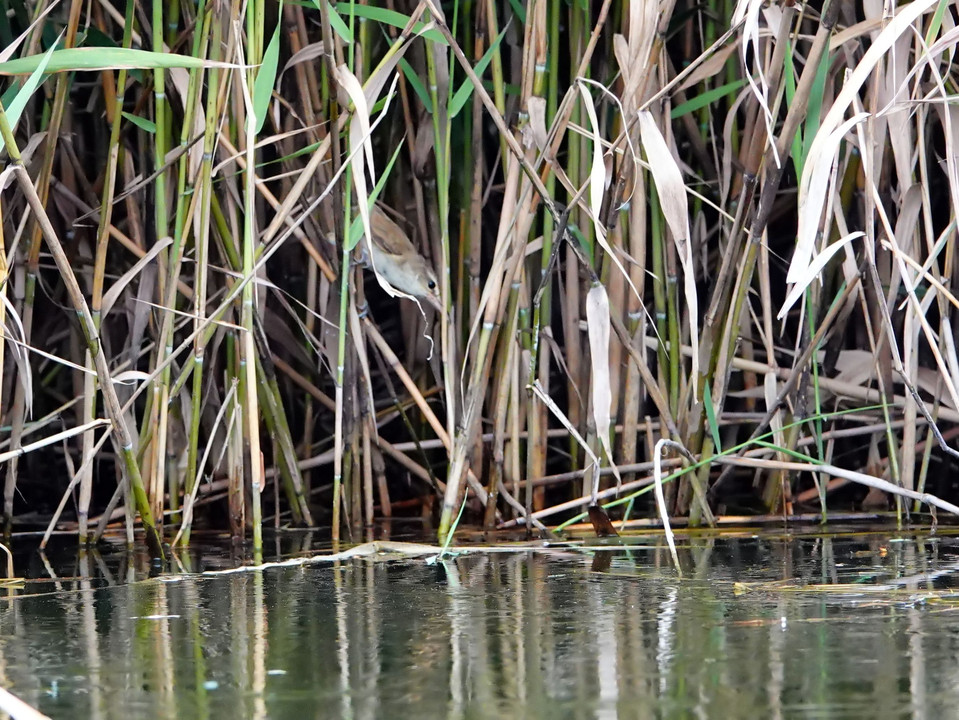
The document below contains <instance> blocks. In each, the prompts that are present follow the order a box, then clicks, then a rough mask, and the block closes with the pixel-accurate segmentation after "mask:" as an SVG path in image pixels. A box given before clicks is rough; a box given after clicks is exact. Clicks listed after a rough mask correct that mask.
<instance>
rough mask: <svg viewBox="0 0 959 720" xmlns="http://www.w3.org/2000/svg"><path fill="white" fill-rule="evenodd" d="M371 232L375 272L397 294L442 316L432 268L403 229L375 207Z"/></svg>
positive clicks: (438, 291)
mask: <svg viewBox="0 0 959 720" xmlns="http://www.w3.org/2000/svg"><path fill="white" fill-rule="evenodd" d="M370 230H371V231H372V233H373V237H372V242H371V243H370V246H371V247H372V248H373V266H374V267H375V268H376V272H378V273H379V274H380V275H382V276H383V277H384V278H385V279H386V281H387V282H388V283H389V284H390V285H392V286H393V287H394V288H396V289H397V290H399V291H401V292H404V293H406V294H407V295H412V296H413V297H415V298H418V299H420V300H425V301H426V302H428V303H429V304H430V305H432V306H433V307H435V308H436V309H437V310H438V311H440V312H443V305H442V303H441V302H440V285H439V281H438V280H437V278H436V273H435V272H433V268H431V267H430V265H429V263H428V262H426V259H425V258H424V257H423V256H422V255H420V254H419V252H418V251H417V250H416V248H415V247H413V243H412V242H410V239H409V238H408V237H407V236H406V233H405V232H403V229H402V228H401V227H400V226H399V225H397V224H396V223H395V222H393V221H392V220H390V219H389V218H388V217H387V216H386V213H384V212H383V211H382V210H380V208H379V207H377V206H375V205H374V206H373V209H372V211H371V212H370Z"/></svg>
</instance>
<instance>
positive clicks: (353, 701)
mask: <svg viewBox="0 0 959 720" xmlns="http://www.w3.org/2000/svg"><path fill="white" fill-rule="evenodd" d="M632 542H634V543H638V544H634V545H631V546H630V547H626V548H615V549H614V548H611V549H609V550H581V549H575V548H557V549H551V550H549V551H539V552H532V551H517V552H511V553H491V554H483V555H467V556H460V557H456V558H452V559H447V560H442V561H439V562H433V563H428V562H427V561H426V560H424V559H423V558H413V559H392V560H389V561H384V560H382V559H379V560H372V559H353V560H350V561H346V562H341V563H337V564H336V565H335V566H334V565H308V566H302V567H292V568H273V569H266V570H262V571H258V572H250V573H243V574H235V575H221V576H204V575H201V574H197V573H188V574H181V575H179V576H177V577H175V578H169V577H165V578H152V579H151V578H143V574H144V573H143V570H145V568H143V567H140V568H138V567H137V565H136V563H135V562H129V561H125V562H124V563H121V564H116V561H115V558H107V559H104V558H102V557H99V556H96V555H92V556H86V557H84V558H83V559H82V561H81V562H80V563H79V564H78V565H77V566H76V568H74V572H75V575H74V576H72V577H69V578H61V579H59V580H58V581H57V583H53V582H50V581H47V582H44V583H35V582H28V583H27V584H26V586H24V587H22V588H19V589H9V588H8V589H6V590H5V591H4V592H5V597H4V598H3V599H2V600H0V685H2V686H3V687H5V688H7V689H9V690H11V691H12V692H14V693H16V694H17V695H18V696H20V697H21V698H22V699H24V700H25V701H27V702H29V703H30V704H32V705H33V706H34V707H37V708H39V709H40V710H41V711H42V712H44V713H46V714H48V715H49V716H51V717H53V718H87V717H88V718H103V719H108V718H119V719H121V720H133V719H134V718H230V719H238V718H275V719H277V720H279V719H283V718H293V719H294V720H305V719H306V718H477V719H479V718H497V719H499V718H538V717H549V718H615V717H620V718H685V717H691V718H692V717H697V718H839V717H862V718H906V717H912V718H936V717H950V716H953V715H952V713H954V711H955V708H956V707H959V681H957V680H956V678H957V677H959V612H957V611H959V590H957V588H959V583H957V580H956V570H957V569H959V541H957V540H956V539H955V538H951V537H931V538H930V537H928V536H897V535H893V536H890V535H869V536H862V535H855V536H853V535H849V536H833V537H825V536H824V537H815V536H806V537H788V536H782V535H780V536H766V537H757V536H750V535H743V536H740V537H728V536H721V537H713V538H697V539H692V540H686V541H683V542H681V543H680V556H681V560H682V563H683V576H682V577H680V576H679V575H678V574H677V573H676V571H675V570H674V569H673V568H672V567H670V565H669V560H668V553H666V552H665V548H664V546H663V544H662V542H661V541H660V540H659V539H656V538H648V539H645V540H644V539H642V538H640V539H634V540H633V541H632ZM191 563H192V564H193V567H194V568H195V569H197V570H201V569H203V568H204V567H205V566H207V565H209V564H213V561H212V560H204V559H203V558H200V559H196V558H193V559H191ZM221 564H222V562H221ZM33 567H34V569H36V568H37V567H38V566H36V565H35V566H33ZM38 574H39V573H38ZM141 578H142V579H141ZM129 580H134V581H133V582H129Z"/></svg>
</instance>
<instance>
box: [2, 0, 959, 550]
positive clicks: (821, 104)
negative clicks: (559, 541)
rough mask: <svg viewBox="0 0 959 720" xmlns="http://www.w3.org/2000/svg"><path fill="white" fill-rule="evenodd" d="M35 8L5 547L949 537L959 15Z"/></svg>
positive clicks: (26, 39) (956, 375)
mask: <svg viewBox="0 0 959 720" xmlns="http://www.w3.org/2000/svg"><path fill="white" fill-rule="evenodd" d="M4 8H5V13H4V15H3V17H0V38H2V41H3V45H4V46H5V49H4V50H3V52H2V56H0V61H2V62H0V73H3V75H4V77H5V78H6V79H5V82H4V84H3V90H4V94H3V96H2V105H3V110H4V111H3V113H0V134H2V139H3V146H2V149H3V153H4V163H5V164H4V170H3V172H2V175H0V177H2V179H3V182H2V183H0V187H2V188H3V194H2V197H0V211H2V223H0V231H2V233H3V247H4V249H5V253H0V283H2V285H0V287H2V297H3V303H2V304H0V319H2V320H3V328H4V333H5V334H4V337H5V339H6V342H5V343H2V344H0V353H2V358H0V361H2V363H3V369H4V373H3V382H2V384H0V393H2V395H0V410H2V417H3V422H4V424H5V426H6V427H5V429H4V433H5V436H4V437H3V441H4V447H3V449H2V455H0V458H2V459H3V461H4V463H5V464H4V469H5V474H4V478H5V480H4V505H3V518H4V524H5V528H6V530H7V532H9V531H10V529H11V528H12V527H13V523H14V521H15V520H17V519H18V516H20V515H22V514H23V513H27V512H32V511H34V510H37V509H39V510H41V511H42V512H43V513H45V515H44V521H45V522H47V524H48V527H49V529H50V530H52V529H53V528H55V527H57V526H58V524H59V525H60V526H61V527H71V528H75V529H76V531H77V533H78V536H79V539H80V542H82V543H86V542H90V541H95V540H96V539H97V538H98V537H100V535H101V534H102V533H103V532H104V531H105V529H106V528H107V527H108V526H109V523H110V522H113V521H120V522H124V523H125V527H126V532H127V533H128V537H129V539H130V541H131V542H132V541H133V538H134V527H135V525H136V523H139V524H141V525H142V527H143V528H144V530H145V533H144V538H145V542H146V543H147V545H148V546H149V547H150V548H151V550H152V551H153V552H154V553H155V554H162V553H163V543H164V542H165V541H174V542H176V543H188V542H189V541H190V533H191V529H192V528H193V526H194V524H196V523H202V525H203V526H205V527H213V528H218V529H220V528H222V529H228V530H229V532H230V533H231V535H232V536H233V537H235V538H238V539H239V538H244V537H247V536H251V537H252V539H253V545H254V548H255V549H257V550H258V549H259V548H260V547H261V546H262V529H263V528H264V526H267V525H270V526H275V527H281V526H287V525H298V526H305V525H315V524H329V525H330V526H331V528H332V537H333V539H334V540H339V539H341V538H342V539H347V538H352V539H357V540H358V539H360V538H361V537H363V534H364V528H369V527H370V526H371V524H372V522H373V520H374V518H378V517H383V518H389V517H392V516H400V515H413V516H423V517H427V518H430V519H431V520H433V521H434V522H435V523H436V528H437V529H438V533H439V535H440V537H441V539H444V540H446V539H448V538H449V537H450V535H451V533H452V531H453V529H454V528H455V527H456V524H457V523H458V522H460V521H463V520H465V521H467V522H469V523H471V524H474V525H475V524H479V525H482V526H484V527H486V528H496V527H510V526H525V527H527V528H530V529H532V528H539V529H543V528H544V527H545V525H546V524H547V523H549V524H550V525H555V524H556V523H557V522H574V521H576V520H578V519H581V518H583V517H585V511H586V509H587V507H588V506H597V505H599V504H602V506H603V507H604V508H605V511H604V512H605V513H608V514H610V515H612V516H613V517H614V519H617V520H618V519H623V520H630V519H632V518H639V517H647V516H661V517H662V521H663V522H664V523H666V524H667V525H668V521H669V518H671V517H672V518H679V517H681V518H683V519H684V522H686V523H688V524H690V525H693V526H696V525H700V524H704V523H713V522H715V520H716V517H717V516H718V515H719V516H721V515H727V514H729V513H739V512H742V511H743V508H746V509H747V510H748V511H750V512H754V513H757V514H777V515H782V516H787V517H788V516H791V515H794V514H798V513H800V512H803V511H806V512H818V513H819V515H820V517H822V518H823V519H825V518H826V517H827V512H828V510H829V509H830V508H831V507H832V506H834V505H835V506H836V509H840V508H843V509H848V508H849V507H850V506H853V507H854V508H858V507H860V506H861V504H863V503H865V504H866V505H869V504H872V505H874V506H887V507H894V508H895V510H896V513H897V517H898V518H899V519H900V521H903V520H904V519H905V518H906V516H907V515H908V513H910V512H914V511H917V510H919V503H920V501H921V502H926V503H930V504H931V505H933V506H937V507H940V508H944V509H946V510H954V509H955V508H954V506H952V505H950V503H949V502H948V501H947V500H946V499H944V498H940V497H939V495H942V496H945V495H948V494H949V492H950V489H951V486H950V484H949V483H947V482H942V478H943V477H945V475H946V474H947V472H948V471H949V470H951V469H953V467H954V464H955V456H956V452H955V451H954V450H952V449H951V448H950V442H951V441H952V439H953V437H954V435H955V428H954V426H955V424H956V423H957V422H959V396H957V389H956V388H957V386H959V360H957V357H956V352H955V343H954V339H953V330H952V326H951V319H952V318H953V317H955V316H956V307H957V305H959V303H957V301H956V299H955V297H954V295H953V293H952V291H951V287H952V280H953V277H954V274H955V272H956V267H957V265H956V258H955V245H956V243H955V235H956V221H955V206H956V199H957V198H959V166H957V157H959V156H957V153H956V151H955V142H956V140H955V138H954V134H955V132H956V128H957V126H956V123H955V117H954V113H953V111H952V109H951V105H950V102H949V101H950V98H951V93H952V92H953V91H954V85H955V78H954V76H953V56H954V46H955V44H956V39H957V37H959V35H957V20H959V12H957V8H956V6H955V3H953V2H945V1H943V0H937V1H931V0H914V1H913V2H910V3H907V4H904V5H903V6H902V7H900V8H899V9H898V10H897V11H895V12H892V11H888V8H886V6H885V5H883V4H882V3H880V2H878V0H876V1H874V2H873V1H869V2H865V3H863V4H862V6H861V7H857V6H855V5H854V4H850V3H839V2H837V1H835V0H826V2H824V3H821V4H803V3H793V2H786V3H781V4H778V3H772V4H765V5H764V4H763V3H759V2H753V1H749V0H739V1H738V2H733V1H732V0H721V1H714V2H711V3H709V4H694V3H679V2H675V1H674V0H663V2H660V3H640V2H632V3H625V2H612V0H592V2H590V1H583V0H573V1H572V2H556V1H554V2H547V1H546V0H527V1H526V2H525V3H524V2H519V1H517V0H511V2H508V3H506V2H503V3H497V2H492V0H485V1H481V0H453V1H452V2H444V3H440V2H439V1H438V0H424V1H423V2H414V1H413V0H395V1H394V0H386V2H379V3H376V4H364V3H360V2H339V3H329V2H324V1H323V0H316V1H313V2H305V3H292V2H287V3H275V2H266V0H249V1H248V2H246V3H239V2H233V3H228V2H223V1H220V0H215V1H213V2H209V3H201V4H199V5H197V4H195V3H186V2H184V3H176V2H174V3H159V2H157V3H143V2H137V0H127V2H125V3H123V2H119V0H117V1H116V2H114V1H113V0H96V1H95V2H92V3H85V2H81V1H80V0H72V1H71V2H65V3H61V4H56V3H49V2H45V1H41V2H22V1H19V0H9V1H8V2H7V3H5V5H4ZM383 218H386V220H384V219H383ZM386 223H388V224H386ZM384 227H387V228H390V229H389V231H388V233H386V234H389V235H391V236H392V240H393V244H392V247H393V249H394V250H395V249H396V248H400V250H399V251H396V254H393V255H389V254H385V255H384V254H383V253H384V249H383V246H382V244H381V243H379V244H378V243H377V240H378V238H379V239H380V240H382V237H381V236H382V235H383V234H384V232H383V231H382V228H384ZM376 228H381V231H377V229H376ZM371 243H372V244H371ZM377 253H379V254H377ZM383 258H385V259H383ZM424 260H425V263H424V262H423V261H424ZM51 261H52V262H51ZM413 261H415V262H413ZM411 262H412V263H413V264H412V265H411V264H410V263H411ZM411 267H412V268H413V269H412V270H404V268H411ZM427 268H430V269H427ZM404 272H405V273H406V274H405V275H404V274H403V273H404ZM38 438H44V439H38ZM669 473H671V474H669ZM850 483H851V484H854V485H867V486H870V488H871V489H870V491H869V493H870V494H869V495H868V496H866V498H865V500H863V495H864V494H865V492H866V491H865V490H863V491H860V492H858V493H856V492H849V491H847V490H842V489H841V488H842V487H843V486H846V485H849V484H850ZM654 490H655V493H654V492H653V491H654ZM654 495H655V496H656V497H658V502H654V500H653V496H654ZM890 498H892V500H890ZM909 498H913V499H914V501H915V502H914V503H909V502H907V501H908V499H909ZM657 506H658V507H657Z"/></svg>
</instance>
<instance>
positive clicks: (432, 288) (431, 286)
mask: <svg viewBox="0 0 959 720" xmlns="http://www.w3.org/2000/svg"><path fill="white" fill-rule="evenodd" d="M426 287H428V288H429V289H430V290H435V289H436V283H435V282H433V281H432V280H428V281H427V282H426Z"/></svg>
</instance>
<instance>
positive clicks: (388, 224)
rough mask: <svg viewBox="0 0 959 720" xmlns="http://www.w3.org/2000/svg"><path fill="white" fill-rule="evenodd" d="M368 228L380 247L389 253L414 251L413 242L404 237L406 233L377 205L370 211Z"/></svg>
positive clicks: (407, 253) (404, 253) (405, 253)
mask: <svg viewBox="0 0 959 720" xmlns="http://www.w3.org/2000/svg"><path fill="white" fill-rule="evenodd" d="M370 229H371V230H372V231H373V236H374V237H375V238H376V241H377V242H378V243H379V245H380V249H381V250H382V251H383V252H385V253H387V254H389V255H409V254H410V253H416V249H415V248H414V247H413V243H411V242H410V239H409V238H408V237H406V233H405V232H403V230H402V228H400V226H399V225H397V224H396V223H395V222H393V221H392V220H390V219H389V218H388V217H387V216H386V213H384V212H383V211H382V210H380V209H379V208H378V207H376V206H374V207H373V212H371V213H370Z"/></svg>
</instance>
